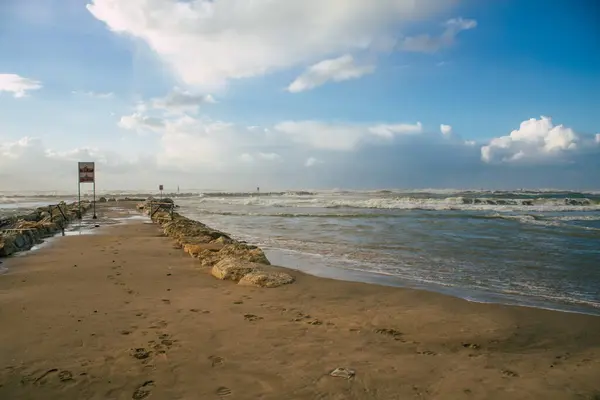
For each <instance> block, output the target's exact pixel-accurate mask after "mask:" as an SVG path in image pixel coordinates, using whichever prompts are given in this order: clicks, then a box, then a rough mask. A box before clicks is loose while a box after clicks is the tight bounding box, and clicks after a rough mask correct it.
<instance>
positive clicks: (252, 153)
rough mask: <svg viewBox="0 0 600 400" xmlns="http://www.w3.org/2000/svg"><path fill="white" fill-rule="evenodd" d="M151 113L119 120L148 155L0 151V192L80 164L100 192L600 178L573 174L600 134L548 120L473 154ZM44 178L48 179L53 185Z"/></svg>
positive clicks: (453, 146) (25, 141)
mask: <svg viewBox="0 0 600 400" xmlns="http://www.w3.org/2000/svg"><path fill="white" fill-rule="evenodd" d="M149 103H152V102H149ZM134 108H135V107H134ZM148 112H152V113H153V114H151V115H149V114H146V113H144V112H139V111H136V112H134V113H132V114H131V115H125V116H123V117H122V118H121V120H120V126H121V128H122V129H123V134H124V135H127V134H130V133H132V132H140V133H143V134H145V135H147V136H145V139H144V141H152V143H156V144H157V146H158V151H157V152H156V153H154V154H152V155H144V154H138V155H137V156H134V157H132V156H131V155H130V154H124V153H122V152H120V151H119V150H118V149H115V150H103V149H97V148H75V149H71V150H66V151H59V150H57V149H54V148H51V147H48V144H47V143H43V142H42V141H40V140H39V139H35V138H29V137H26V138H22V139H20V140H17V141H7V140H2V141H0V143H1V144H0V178H1V179H2V182H3V185H4V184H5V185H6V186H7V187H11V188H14V190H18V189H20V188H31V187H36V188H39V189H40V190H42V189H43V188H46V189H48V190H57V189H61V187H56V186H57V182H63V183H64V186H65V187H66V188H69V187H71V186H72V176H71V175H72V174H73V169H74V167H73V166H74V163H75V162H76V161H81V160H83V159H85V160H95V161H96V162H97V163H98V171H99V174H100V173H101V176H102V180H101V181H102V187H105V188H112V189H115V188H122V189H124V188H140V187H143V188H148V187H149V188H152V187H154V186H155V184H156V183H157V179H158V180H161V181H167V182H172V180H173V179H176V180H177V182H178V183H177V184H178V185H182V187H192V188H210V187H213V188H225V189H237V190H241V189H244V188H251V187H255V186H256V185H260V186H261V187H276V188H280V189H281V188H311V187H312V188H319V187H351V186H353V185H354V186H355V185H362V187H365V186H366V187H374V188H375V187H399V186H408V187H433V186H445V187H469V188H473V187H491V188H494V187H495V185H496V183H497V182H498V181H506V179H505V178H506V176H507V174H510V175H511V176H516V178H514V179H513V182H517V183H516V184H521V185H522V186H527V185H528V186H533V187H544V186H546V187H547V186H554V187H560V186H561V185H563V186H567V187H569V186H572V185H573V184H575V183H576V184H578V185H591V186H593V185H594V184H596V185H597V179H598V178H599V176H598V175H599V174H600V173H598V172H597V173H596V174H595V175H594V174H586V175H582V174H578V173H577V171H580V170H581V168H587V169H588V170H592V171H594V170H595V171H600V139H598V137H599V136H600V134H599V135H586V134H583V133H577V132H575V131H574V130H573V129H571V128H568V127H565V126H563V125H554V124H553V123H552V120H551V119H550V118H548V117H541V118H539V119H530V120H527V121H523V122H522V123H521V124H520V126H519V128H518V129H516V130H514V131H512V132H510V133H509V134H507V135H506V136H500V137H496V138H492V139H490V140H488V141H486V142H484V143H480V144H476V143H475V142H473V141H469V140H464V139H462V138H461V137H460V136H459V135H457V134H452V135H440V133H439V132H436V130H431V131H429V130H427V129H426V127H424V126H423V125H422V124H420V123H401V122H395V123H388V122H379V123H377V122H375V123H371V124H354V123H344V122H332V121H307V120H305V121H303V120H298V121H295V120H290V121H282V122H279V123H275V124H273V125H271V126H261V127H257V126H251V127H247V126H242V125H238V124H234V123H230V122H225V121H219V120H213V119H210V118H207V117H195V116H191V115H188V114H172V113H168V112H166V111H165V110H162V109H149V111H148ZM0 139H2V138H1V137H0ZM533 161H535V162H533ZM540 161H543V163H542V162H540ZM565 163H566V165H565ZM507 164H510V165H511V166H512V168H508V166H507ZM31 165H35V171H33V170H32V169H31ZM515 167H516V168H518V171H520V172H515V171H516V170H515V169H514V168H515ZM594 168H596V169H594ZM40 170H44V171H53V179H52V181H51V182H50V184H48V179H46V177H45V176H41V175H40V174H39V173H37V172H36V171H40ZM303 171H305V172H303ZM311 171H320V172H319V173H316V174H315V173H314V172H311ZM48 185H50V186H48ZM47 186H48V187H47Z"/></svg>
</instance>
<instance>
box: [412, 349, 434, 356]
mask: <svg viewBox="0 0 600 400" xmlns="http://www.w3.org/2000/svg"><path fill="white" fill-rule="evenodd" d="M417 354H421V355H424V356H437V353H436V352H435V351H431V350H423V351H417Z"/></svg>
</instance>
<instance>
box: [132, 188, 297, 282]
mask: <svg viewBox="0 0 600 400" xmlns="http://www.w3.org/2000/svg"><path fill="white" fill-rule="evenodd" d="M137 208H138V210H140V211H141V212H143V213H145V214H147V215H149V216H150V218H151V219H152V221H153V222H154V223H157V224H159V225H160V226H161V227H162V229H163V231H164V233H165V235H166V236H168V237H170V238H172V239H173V240H174V241H175V244H174V246H175V248H178V249H183V251H185V252H186V253H188V254H189V255H190V256H191V257H193V258H195V259H197V260H198V264H199V265H200V266H201V267H204V268H207V269H209V268H210V270H211V273H212V275H213V276H214V277H216V278H218V279H223V280H230V281H234V282H237V283H238V284H239V285H249V286H258V287H267V288H273V287H278V286H281V285H285V284H289V283H292V282H294V277H293V276H291V275H290V274H287V273H285V272H280V271H277V270H276V268H273V267H272V266H271V263H270V262H269V260H268V259H267V257H266V256H265V254H264V253H263V251H262V250H261V249H260V248H258V247H256V246H252V245H249V244H248V243H245V242H242V241H238V240H235V239H233V238H231V237H230V236H229V235H228V234H226V233H224V232H221V231H218V230H216V229H212V228H210V227H208V226H207V225H205V224H203V223H201V222H199V221H195V220H192V219H189V218H187V217H184V216H183V215H180V214H179V213H177V212H175V211H174V209H175V205H174V203H173V200H171V199H163V200H161V201H157V200H152V199H149V200H146V201H144V202H141V203H139V204H138V205H137Z"/></svg>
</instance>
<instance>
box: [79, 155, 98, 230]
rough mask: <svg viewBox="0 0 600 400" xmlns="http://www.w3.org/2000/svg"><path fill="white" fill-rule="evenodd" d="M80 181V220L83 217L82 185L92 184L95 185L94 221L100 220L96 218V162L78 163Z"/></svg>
mask: <svg viewBox="0 0 600 400" xmlns="http://www.w3.org/2000/svg"><path fill="white" fill-rule="evenodd" d="M77 164H78V165H77V170H78V175H79V176H78V179H77V204H78V205H79V219H81V218H82V215H81V184H82V183H92V184H93V185H94V188H93V190H94V203H93V206H94V216H93V217H92V218H93V219H96V218H98V217H97V216H96V167H95V163H94V162H81V161H80V162H79V163H77Z"/></svg>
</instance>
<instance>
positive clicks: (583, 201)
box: [196, 195, 600, 212]
mask: <svg viewBox="0 0 600 400" xmlns="http://www.w3.org/2000/svg"><path fill="white" fill-rule="evenodd" d="M196 202H197V203H198V204H201V203H204V202H209V203H217V204H225V205H235V206H262V207H280V208H281V207H289V208H298V207H300V208H330V209H352V208H356V209H388V210H393V209H396V210H438V211H442V210H467V211H469V210H481V211H494V210H496V211H511V210H514V211H527V210H529V211H539V212H549V211H557V212H559V211H575V210H579V211H600V202H599V201H598V199H590V198H571V197H569V198H535V199H510V198H491V197H487V198H485V197H464V196H457V197H445V198H430V197H427V198H415V197H370V198H351V197H345V198H344V197H332V196H326V197H323V196H317V197H311V196H308V195H307V196H301V197H292V198H285V197H275V198H264V197H261V196H256V197H243V196H239V197H238V196H230V197H218V196H215V197H202V198H200V199H197V200H196Z"/></svg>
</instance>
